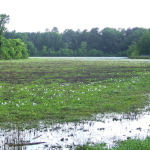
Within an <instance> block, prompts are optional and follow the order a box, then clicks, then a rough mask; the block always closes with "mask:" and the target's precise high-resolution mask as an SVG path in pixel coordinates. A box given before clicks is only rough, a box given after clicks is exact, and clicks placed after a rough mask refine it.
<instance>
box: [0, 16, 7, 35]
mask: <svg viewBox="0 0 150 150" xmlns="http://www.w3.org/2000/svg"><path fill="white" fill-rule="evenodd" d="M8 22H9V15H6V14H0V36H1V35H2V33H3V32H4V31H5V30H6V28H5V24H6V23H8Z"/></svg>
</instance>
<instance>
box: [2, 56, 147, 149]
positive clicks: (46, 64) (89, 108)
mask: <svg viewBox="0 0 150 150" xmlns="http://www.w3.org/2000/svg"><path fill="white" fill-rule="evenodd" d="M89 60H90V61H89ZM91 60H92V61H91ZM0 70H1V72H0V76H1V79H0V97H1V99H0V110H1V111H0V125H1V127H0V149H2V150H40V149H45V150H49V149H75V148H76V147H77V145H81V146H82V145H85V144H87V143H90V144H91V145H92V144H100V143H106V145H107V147H108V148H111V147H113V146H116V145H117V144H118V141H119V140H127V139H130V138H131V139H132V138H133V139H136V138H140V139H144V138H146V137H147V136H150V122H149V116H150V112H149V111H147V110H150V108H149V107H146V108H145V109H142V108H144V107H145V106H148V105H149V99H150V98H149V95H148V94H147V93H150V91H149V89H150V83H149V82H150V61H149V60H134V61H133V60H130V59H118V58H117V59H115V58H111V59H109V60H107V59H106V58H104V59H103V60H102V59H99V58H97V59H96V60H95V58H91V59H89V58H88V60H87V58H85V59H80V58H75V59H73V58H71V60H69V59H68V60H66V58H65V59H62V58H58V59H55V58H52V59H49V58H47V59H46V58H44V59H40V58H37V59H36V58H33V59H32V58H31V59H28V60H13V61H1V62H0ZM139 108H141V109H142V110H140V112H141V113H137V112H138V111H137V110H138V109H139ZM114 112H117V113H114ZM123 112H124V113H123ZM125 112H128V114H125ZM130 112H136V113H130ZM93 114H94V115H93ZM95 114H96V115H95ZM87 118H88V119H87ZM89 118H90V119H89ZM85 119H86V120H85ZM41 120H43V121H41ZM48 121H49V122H48ZM30 122H33V123H32V124H30ZM54 122H55V123H54ZM56 122H57V123H56ZM60 122H61V123H60ZM62 122H63V123H62ZM24 123H26V124H24ZM15 124H17V126H15ZM20 125H21V126H20ZM2 127H3V128H2ZM32 127H33V128H32Z"/></svg>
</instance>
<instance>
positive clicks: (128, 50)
mask: <svg viewBox="0 0 150 150" xmlns="http://www.w3.org/2000/svg"><path fill="white" fill-rule="evenodd" d="M8 22H9V16H8V15H5V14H1V15H0V59H20V58H27V57H28V55H29V56H47V57H53V56H81V57H86V56H97V57H99V56H141V55H146V56H147V55H150V29H145V28H138V27H135V28H132V29H131V28H128V29H123V28H119V29H115V28H109V27H107V28H104V29H103V30H99V28H92V29H91V30H90V31H88V30H86V29H85V30H83V31H80V30H77V31H73V30H72V29H66V30H65V31H64V32H62V33H59V29H58V28H57V27H53V29H52V30H51V31H50V30H49V29H48V28H47V29H45V32H31V33H30V32H16V31H12V32H9V31H7V29H6V28H5V24H6V23H8Z"/></svg>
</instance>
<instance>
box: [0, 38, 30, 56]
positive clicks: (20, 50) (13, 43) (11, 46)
mask: <svg viewBox="0 0 150 150" xmlns="http://www.w3.org/2000/svg"><path fill="white" fill-rule="evenodd" d="M1 39H2V46H1V49H0V59H25V58H28V52H27V47H26V44H24V42H22V41H21V39H5V38H4V37H1Z"/></svg>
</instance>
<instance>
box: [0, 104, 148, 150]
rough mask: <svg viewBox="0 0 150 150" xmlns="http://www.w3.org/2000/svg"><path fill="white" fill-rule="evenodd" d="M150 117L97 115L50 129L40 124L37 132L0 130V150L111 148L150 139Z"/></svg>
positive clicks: (144, 112)
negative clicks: (100, 144) (105, 144)
mask: <svg viewBox="0 0 150 150" xmlns="http://www.w3.org/2000/svg"><path fill="white" fill-rule="evenodd" d="M147 108H148V107H147ZM149 118H150V112H148V111H143V112H142V113H140V114H136V113H130V114H114V113H111V114H105V115H102V114H99V115H95V116H93V119H92V120H94V121H81V122H79V123H64V124H53V125H51V126H47V125H43V124H42V122H41V123H40V128H38V129H30V130H25V131H18V130H11V131H9V130H0V148H1V149H2V150H3V149H5V150H18V149H19V148H20V149H22V150H23V149H26V150H37V149H46V150H48V149H53V148H54V149H56V148H57V149H75V147H76V145H83V144H86V143H87V142H88V143H91V144H96V143H107V147H108V148H110V147H113V146H116V144H117V142H118V140H127V139H129V138H132V139H135V138H140V139H144V138H146V137H147V136H150V119H149ZM95 120H96V121H95ZM18 141H19V143H20V144H21V143H25V141H26V144H27V145H24V146H19V147H18V146H15V147H14V145H13V143H15V144H17V143H18ZM41 142H44V143H41ZM5 143H7V144H5ZM8 143H11V145H9V144H8ZM31 144H33V145H31Z"/></svg>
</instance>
